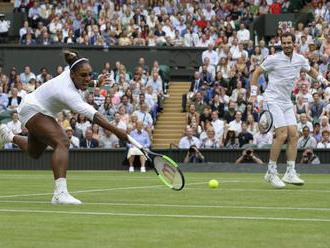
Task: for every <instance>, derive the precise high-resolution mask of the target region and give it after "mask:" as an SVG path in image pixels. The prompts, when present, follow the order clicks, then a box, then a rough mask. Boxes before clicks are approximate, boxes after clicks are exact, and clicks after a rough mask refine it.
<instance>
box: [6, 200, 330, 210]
mask: <svg viewBox="0 0 330 248" xmlns="http://www.w3.org/2000/svg"><path fill="white" fill-rule="evenodd" d="M0 203H20V204H41V205H43V204H45V205H50V202H49V201H12V200H0ZM83 205H100V206H132V207H164V208H215V209H217V208H219V209H227V208H228V209H261V210H294V211H296V210H298V211H320V212H328V211H330V208H303V207H272V206H268V207H267V206H226V205H180V204H154V203H127V202H84V203H83Z"/></svg>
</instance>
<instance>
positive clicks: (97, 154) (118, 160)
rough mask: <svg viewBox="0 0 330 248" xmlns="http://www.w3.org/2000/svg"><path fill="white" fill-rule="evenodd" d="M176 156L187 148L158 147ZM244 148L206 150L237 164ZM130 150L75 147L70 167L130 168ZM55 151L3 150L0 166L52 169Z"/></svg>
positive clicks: (329, 159)
mask: <svg viewBox="0 0 330 248" xmlns="http://www.w3.org/2000/svg"><path fill="white" fill-rule="evenodd" d="M155 151H156V152H159V153H164V154H166V155H168V156H170V157H172V158H173V159H174V160H176V161H177V162H182V161H183V159H184V156H185V154H186V151H185V150H169V149H164V150H155ZM241 152H242V151H241V150H227V149H220V150H203V151H202V153H203V154H204V156H205V157H206V159H207V161H208V162H213V163H225V162H229V163H233V162H234V161H235V160H236V159H237V158H238V157H239V156H240V155H241ZM315 153H316V154H317V155H318V156H319V158H320V160H321V162H322V163H330V156H329V151H328V150H318V151H315ZM255 154H257V156H258V157H260V158H261V159H262V160H263V161H264V162H267V161H268V158H269V150H256V151H255ZM126 155H127V152H126V149H114V150H103V149H94V150H93V149H91V150H84V149H80V150H71V151H70V169H73V170H107V169H109V170H110V169H111V170H122V169H127V168H128V166H127V164H125V159H126ZM50 157H51V151H47V152H45V153H44V154H43V156H42V157H41V158H40V159H39V160H33V159H31V158H29V157H28V156H27V155H26V154H25V153H23V152H22V151H18V150H0V169H15V170H16V169H36V170H37V169H38V170H40V169H47V170H48V169H50ZM300 159H301V151H299V153H298V159H297V161H300ZM285 161H286V160H285V152H284V151H282V153H281V156H280V159H279V162H280V163H284V162H285Z"/></svg>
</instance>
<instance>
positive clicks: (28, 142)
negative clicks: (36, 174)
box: [13, 133, 47, 159]
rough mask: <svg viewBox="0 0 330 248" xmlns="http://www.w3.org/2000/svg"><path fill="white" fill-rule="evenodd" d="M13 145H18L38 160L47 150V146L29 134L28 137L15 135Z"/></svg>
mask: <svg viewBox="0 0 330 248" xmlns="http://www.w3.org/2000/svg"><path fill="white" fill-rule="evenodd" d="M13 143H14V144H16V145H18V146H19V148H21V149H22V150H23V151H25V152H27V153H28V154H29V155H30V157H32V158H34V159H38V158H39V157H40V156H41V154H42V153H43V152H44V150H45V149H46V148H47V145H46V144H44V143H42V142H40V141H39V140H38V139H37V138H36V137H34V136H33V135H32V134H30V133H29V136H28V137H25V136H21V135H15V136H14V139H13Z"/></svg>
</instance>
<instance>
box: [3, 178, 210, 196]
mask: <svg viewBox="0 0 330 248" xmlns="http://www.w3.org/2000/svg"><path fill="white" fill-rule="evenodd" d="M200 184H205V182H198V183H189V184H187V186H189V185H200ZM159 187H164V185H163V184H158V185H150V186H139V187H120V188H109V189H89V190H78V191H70V193H73V194H79V193H92V192H105V191H115V190H134V189H150V188H151V189H152V188H159ZM165 188H166V190H169V189H168V188H167V187H166V186H165ZM52 194H53V193H35V194H19V195H3V196H0V199H3V198H15V197H26V196H44V195H52Z"/></svg>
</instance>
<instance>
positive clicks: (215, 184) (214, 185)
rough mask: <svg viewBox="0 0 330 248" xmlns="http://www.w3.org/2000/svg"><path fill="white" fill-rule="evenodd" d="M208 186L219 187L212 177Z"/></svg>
mask: <svg viewBox="0 0 330 248" xmlns="http://www.w3.org/2000/svg"><path fill="white" fill-rule="evenodd" d="M209 187H210V188H211V189H215V188H218V187H219V182H218V181H217V180H215V179H212V180H210V181H209Z"/></svg>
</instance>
